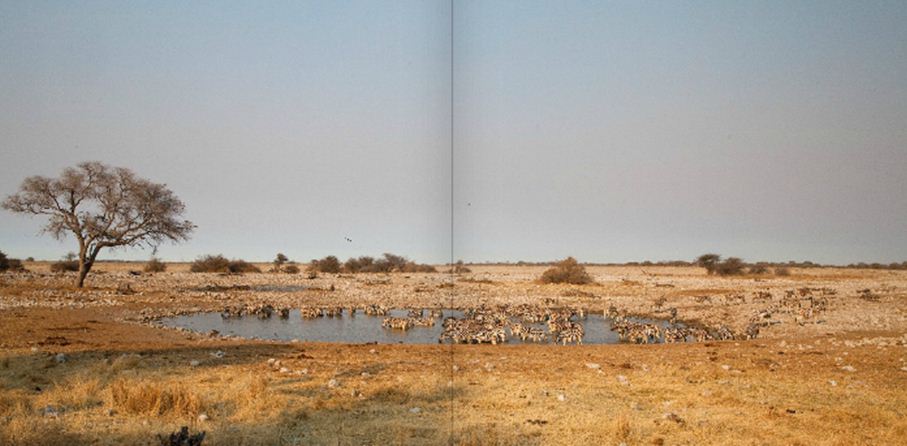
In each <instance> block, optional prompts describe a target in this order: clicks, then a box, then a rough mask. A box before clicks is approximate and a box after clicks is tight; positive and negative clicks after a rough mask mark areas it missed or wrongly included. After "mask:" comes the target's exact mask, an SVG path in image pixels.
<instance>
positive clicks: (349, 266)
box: [343, 256, 375, 273]
mask: <svg viewBox="0 0 907 446" xmlns="http://www.w3.org/2000/svg"><path fill="white" fill-rule="evenodd" d="M374 265H375V259H374V258H373V257H369V256H362V257H359V258H353V257H350V258H349V259H348V260H347V261H346V262H343V271H344V272H347V273H359V272H373V267H374Z"/></svg>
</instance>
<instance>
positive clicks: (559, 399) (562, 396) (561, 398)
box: [557, 393, 567, 401]
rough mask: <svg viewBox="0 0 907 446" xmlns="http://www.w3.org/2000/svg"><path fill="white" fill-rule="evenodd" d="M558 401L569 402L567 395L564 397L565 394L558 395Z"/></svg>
mask: <svg viewBox="0 0 907 446" xmlns="http://www.w3.org/2000/svg"><path fill="white" fill-rule="evenodd" d="M557 400H558V401H567V395H564V394H563V393H558V394H557Z"/></svg>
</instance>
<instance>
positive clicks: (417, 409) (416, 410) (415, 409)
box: [409, 407, 422, 414]
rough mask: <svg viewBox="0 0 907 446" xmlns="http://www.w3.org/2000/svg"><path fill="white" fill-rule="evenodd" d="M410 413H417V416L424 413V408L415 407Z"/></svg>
mask: <svg viewBox="0 0 907 446" xmlns="http://www.w3.org/2000/svg"><path fill="white" fill-rule="evenodd" d="M409 413H416V414H418V413H422V408H420V407H413V408H411V409H409Z"/></svg>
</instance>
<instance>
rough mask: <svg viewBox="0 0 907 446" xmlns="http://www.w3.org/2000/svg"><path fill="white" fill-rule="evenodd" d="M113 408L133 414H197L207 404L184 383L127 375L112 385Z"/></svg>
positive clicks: (110, 399)
mask: <svg viewBox="0 0 907 446" xmlns="http://www.w3.org/2000/svg"><path fill="white" fill-rule="evenodd" d="M108 404H109V405H110V407H111V408H113V409H115V410H118V411H122V412H124V413H128V414H133V415H146V416H196V415H198V414H199V413H200V412H202V409H203V407H204V404H203V402H202V399H201V398H200V397H199V396H198V395H196V394H195V393H194V392H192V391H190V390H188V389H187V388H186V387H185V386H183V385H181V384H169V385H164V384H161V383H158V382H153V381H139V382H131V381H127V380H124V379H121V380H118V381H115V382H114V383H113V384H111V385H110V391H109V399H108Z"/></svg>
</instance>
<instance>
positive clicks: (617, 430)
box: [614, 415, 633, 443]
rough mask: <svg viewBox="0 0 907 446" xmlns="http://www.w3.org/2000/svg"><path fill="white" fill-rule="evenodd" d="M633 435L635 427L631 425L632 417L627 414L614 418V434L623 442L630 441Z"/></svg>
mask: <svg viewBox="0 0 907 446" xmlns="http://www.w3.org/2000/svg"><path fill="white" fill-rule="evenodd" d="M632 435H633V429H632V428H631V427H630V419H629V418H627V416H626V415H620V416H618V417H617V419H615V420H614V436H615V437H616V438H617V439H618V440H620V441H621V442H623V443H626V442H628V441H630V437H631V436H632Z"/></svg>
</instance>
